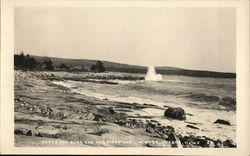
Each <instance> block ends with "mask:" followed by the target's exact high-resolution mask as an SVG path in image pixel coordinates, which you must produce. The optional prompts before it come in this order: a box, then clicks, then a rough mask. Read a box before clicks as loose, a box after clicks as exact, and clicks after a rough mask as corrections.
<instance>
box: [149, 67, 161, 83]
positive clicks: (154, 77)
mask: <svg viewBox="0 0 250 156" xmlns="http://www.w3.org/2000/svg"><path fill="white" fill-rule="evenodd" d="M145 80H146V81H161V80H162V75H161V74H156V72H155V67H153V66H149V67H148V72H147V75H146V77H145Z"/></svg>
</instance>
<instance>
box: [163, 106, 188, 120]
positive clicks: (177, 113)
mask: <svg viewBox="0 0 250 156" xmlns="http://www.w3.org/2000/svg"><path fill="white" fill-rule="evenodd" d="M164 116H165V117H169V118H173V119H177V120H186V113H185V111H184V109H182V108H180V107H176V108H168V109H167V110H166V111H165V113H164Z"/></svg>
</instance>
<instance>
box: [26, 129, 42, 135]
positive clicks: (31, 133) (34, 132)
mask: <svg viewBox="0 0 250 156" xmlns="http://www.w3.org/2000/svg"><path fill="white" fill-rule="evenodd" d="M26 135H28V136H38V135H39V134H38V132H36V131H35V130H29V131H28V132H27V133H26Z"/></svg>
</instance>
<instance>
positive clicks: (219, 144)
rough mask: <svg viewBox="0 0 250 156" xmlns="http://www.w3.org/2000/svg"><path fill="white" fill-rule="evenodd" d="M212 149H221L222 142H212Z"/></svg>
mask: <svg viewBox="0 0 250 156" xmlns="http://www.w3.org/2000/svg"><path fill="white" fill-rule="evenodd" d="M214 147H215V148H221V147H222V141H221V140H220V139H217V140H216V141H214Z"/></svg>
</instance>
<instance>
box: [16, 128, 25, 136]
mask: <svg viewBox="0 0 250 156" xmlns="http://www.w3.org/2000/svg"><path fill="white" fill-rule="evenodd" d="M28 131H29V130H28V129H25V128H16V129H15V131H14V133H15V134H19V135H26V134H27V133H28Z"/></svg>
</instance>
